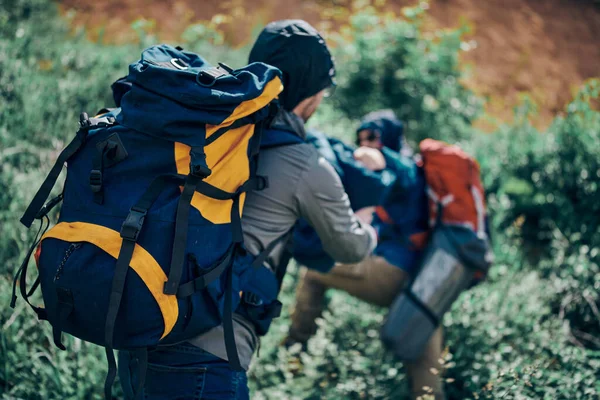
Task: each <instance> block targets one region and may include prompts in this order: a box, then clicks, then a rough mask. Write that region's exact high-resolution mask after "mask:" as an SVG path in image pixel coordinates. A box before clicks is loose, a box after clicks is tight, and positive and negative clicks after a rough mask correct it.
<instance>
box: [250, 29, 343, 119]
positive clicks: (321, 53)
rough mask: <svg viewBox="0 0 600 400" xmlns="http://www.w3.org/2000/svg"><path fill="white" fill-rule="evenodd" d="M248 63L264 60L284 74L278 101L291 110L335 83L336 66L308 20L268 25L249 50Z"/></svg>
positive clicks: (323, 41) (323, 42)
mask: <svg viewBox="0 0 600 400" xmlns="http://www.w3.org/2000/svg"><path fill="white" fill-rule="evenodd" d="M249 62H250V63H253V62H263V63H266V64H269V65H272V66H274V67H276V68H279V69H280V70H281V72H282V73H283V87H284V89H283V92H282V93H281V94H280V95H279V101H280V103H281V105H282V106H283V108H284V109H286V110H288V111H292V110H293V109H294V108H295V107H296V106H297V105H298V103H300V102H301V101H302V100H304V99H306V98H308V97H311V96H313V95H315V94H317V93H319V92H320V91H321V90H323V89H325V88H328V87H330V86H333V85H335V80H334V77H335V66H334V64H333V58H332V57H331V53H330V52H329V49H328V48H327V44H326V43H325V40H324V39H323V38H322V37H321V35H320V34H319V32H318V31H317V30H316V29H315V28H313V27H312V26H311V25H310V24H309V23H308V22H306V21H302V20H282V21H275V22H271V23H270V24H268V25H267V26H266V27H265V28H264V29H263V31H262V32H261V33H260V35H259V36H258V39H256V43H254V47H252V50H251V51H250V57H249Z"/></svg>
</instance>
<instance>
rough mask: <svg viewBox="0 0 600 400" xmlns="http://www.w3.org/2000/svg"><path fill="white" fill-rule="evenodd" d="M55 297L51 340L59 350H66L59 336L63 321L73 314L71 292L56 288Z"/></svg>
mask: <svg viewBox="0 0 600 400" xmlns="http://www.w3.org/2000/svg"><path fill="white" fill-rule="evenodd" d="M56 296H57V298H58V315H57V318H56V321H54V324H53V325H52V338H53V340H54V345H55V346H56V347H58V348H59V349H61V350H66V349H67V348H66V347H65V345H64V344H63V343H62V339H61V335H62V328H63V325H64V323H65V321H66V320H67V318H68V317H69V315H70V314H71V313H72V312H73V292H72V291H71V290H69V289H65V288H62V287H60V286H57V287H56Z"/></svg>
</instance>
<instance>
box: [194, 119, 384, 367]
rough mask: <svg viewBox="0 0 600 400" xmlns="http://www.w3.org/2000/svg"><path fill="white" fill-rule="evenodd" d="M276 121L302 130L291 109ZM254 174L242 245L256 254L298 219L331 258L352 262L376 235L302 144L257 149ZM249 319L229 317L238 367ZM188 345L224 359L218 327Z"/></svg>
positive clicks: (248, 337)
mask: <svg viewBox="0 0 600 400" xmlns="http://www.w3.org/2000/svg"><path fill="white" fill-rule="evenodd" d="M277 122H279V123H282V124H285V125H286V126H288V127H289V126H292V127H294V131H296V133H297V134H298V135H300V136H302V137H303V136H304V135H305V134H304V129H303V127H302V125H301V123H300V122H299V120H298V118H297V117H296V116H295V115H293V114H280V115H279V116H278V119H277V120H276V124H277ZM257 174H258V175H263V176H267V177H268V179H269V187H268V188H267V189H265V190H262V191H258V192H251V193H248V196H247V198H246V202H245V205H244V211H243V216H242V228H243V231H244V244H245V246H246V248H247V249H248V251H250V252H251V253H252V254H254V255H258V254H259V253H260V252H261V251H262V250H264V249H265V248H267V246H268V245H269V244H270V243H271V242H273V241H275V240H277V239H279V238H280V237H281V236H283V235H286V234H287V233H288V232H290V230H291V229H292V228H293V226H294V225H295V223H296V221H297V220H298V219H299V218H304V219H306V220H307V221H308V223H309V224H310V225H312V226H313V228H315V230H316V232H317V234H318V235H319V238H320V239H321V242H322V244H323V249H324V250H325V251H326V252H327V253H328V254H329V255H330V256H331V257H332V258H334V259H335V260H336V261H339V262H342V263H355V262H359V261H361V260H363V259H364V258H365V257H367V256H368V255H369V254H370V253H371V252H372V251H373V249H374V248H375V246H376V244H377V239H376V236H375V232H374V230H373V228H371V226H369V225H363V224H361V223H360V222H359V221H358V219H357V218H356V216H355V215H354V213H353V212H352V209H351V208H350V202H349V200H348V196H347V194H346V192H345V191H344V187H343V186H342V182H341V180H340V178H339V176H338V175H337V173H336V172H335V170H334V168H333V167H332V166H331V165H330V164H329V163H328V162H327V161H326V160H325V159H324V158H323V157H321V156H320V155H319V153H318V152H317V150H316V148H314V147H313V146H312V145H310V144H307V143H302V144H294V145H288V146H281V147H275V148H272V149H264V150H261V153H260V160H259V163H258V171H257ZM285 245H286V244H285V243H281V244H279V245H278V246H276V247H275V248H274V249H273V251H272V252H271V254H270V255H269V257H268V259H267V264H268V265H269V266H270V267H271V268H273V267H274V266H278V265H279V263H280V260H281V258H282V256H283V253H284V249H285ZM251 326H252V324H251V323H249V322H248V321H244V320H243V318H242V317H241V316H236V318H235V319H234V329H235V336H236V343H237V346H238V353H239V356H240V361H241V363H242V366H243V367H244V368H247V367H248V365H249V364H250V359H251V356H252V354H253V352H254V348H255V346H256V342H257V340H256V335H255V332H254V330H253V328H251ZM191 343H193V344H194V345H196V346H198V347H200V348H202V349H204V350H206V351H208V352H210V353H212V354H214V355H216V356H218V357H220V358H223V359H227V355H226V352H225V345H224V341H223V328H222V327H217V328H215V329H213V330H212V331H210V332H208V333H206V334H204V335H201V336H199V337H197V338H195V339H194V340H192V341H191Z"/></svg>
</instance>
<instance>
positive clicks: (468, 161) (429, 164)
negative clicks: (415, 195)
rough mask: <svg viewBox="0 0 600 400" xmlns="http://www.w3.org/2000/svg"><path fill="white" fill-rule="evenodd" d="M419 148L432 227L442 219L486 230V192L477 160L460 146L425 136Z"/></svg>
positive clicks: (476, 230) (478, 231)
mask: <svg viewBox="0 0 600 400" xmlns="http://www.w3.org/2000/svg"><path fill="white" fill-rule="evenodd" d="M419 149H420V152H421V157H422V162H423V170H424V171H425V181H426V182H427V196H428V197H429V205H430V210H429V223H430V225H431V227H434V226H435V225H436V224H437V223H438V222H442V223H444V224H445V225H451V226H462V227H466V228H469V229H471V230H473V231H474V232H476V233H477V234H485V215H486V206H485V193H484V191H483V185H482V184H481V179H480V177H479V174H480V170H479V164H478V163H477V161H476V160H475V159H474V158H472V157H471V156H469V155H468V154H467V153H465V152H464V151H463V150H462V149H461V148H460V147H458V146H455V145H450V144H447V143H444V142H440V141H438V140H433V139H425V140H423V141H422V142H421V143H420V144H419ZM440 211H441V212H442V213H441V218H440V221H438V218H439V215H438V214H439V212H440Z"/></svg>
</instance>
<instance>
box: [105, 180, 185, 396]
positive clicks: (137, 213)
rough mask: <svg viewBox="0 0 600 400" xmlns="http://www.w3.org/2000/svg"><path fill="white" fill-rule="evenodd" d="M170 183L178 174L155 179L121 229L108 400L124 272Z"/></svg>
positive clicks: (108, 329)
mask: <svg viewBox="0 0 600 400" xmlns="http://www.w3.org/2000/svg"><path fill="white" fill-rule="evenodd" d="M169 180H176V181H179V180H180V177H179V176H178V175H161V176H159V177H157V178H156V179H154V181H153V182H152V183H151V184H150V186H149V187H148V189H147V190H146V192H145V193H144V195H143V196H142V197H141V198H140V199H139V200H138V202H137V203H136V204H135V205H134V206H133V207H131V210H130V211H129V214H128V215H127V218H126V219H125V221H124V222H123V225H122V227H121V237H122V238H123V243H122V244H121V249H120V251H119V256H118V258H117V262H116V264H115V274H114V276H113V281H112V287H111V292H110V297H109V299H110V300H109V304H108V311H107V315H106V325H105V331H104V346H105V347H106V358H107V360H108V375H107V376H106V381H105V382H104V396H105V397H106V398H107V399H111V398H112V385H113V383H114V381H115V378H116V376H117V364H116V361H115V355H114V352H113V339H114V332H115V325H116V321H117V315H118V314H119V308H120V306H121V299H122V297H123V291H124V289H125V280H126V278H127V272H128V271H129V263H130V262H131V258H132V257H133V251H134V249H135V244H136V242H137V239H138V237H139V235H140V232H141V231H142V228H143V225H144V220H145V218H146V215H147V214H148V210H149V209H150V207H152V204H154V202H155V201H156V200H157V199H158V197H159V196H160V194H161V193H162V191H163V189H164V188H165V186H166V185H167V182H168V181H169Z"/></svg>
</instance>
